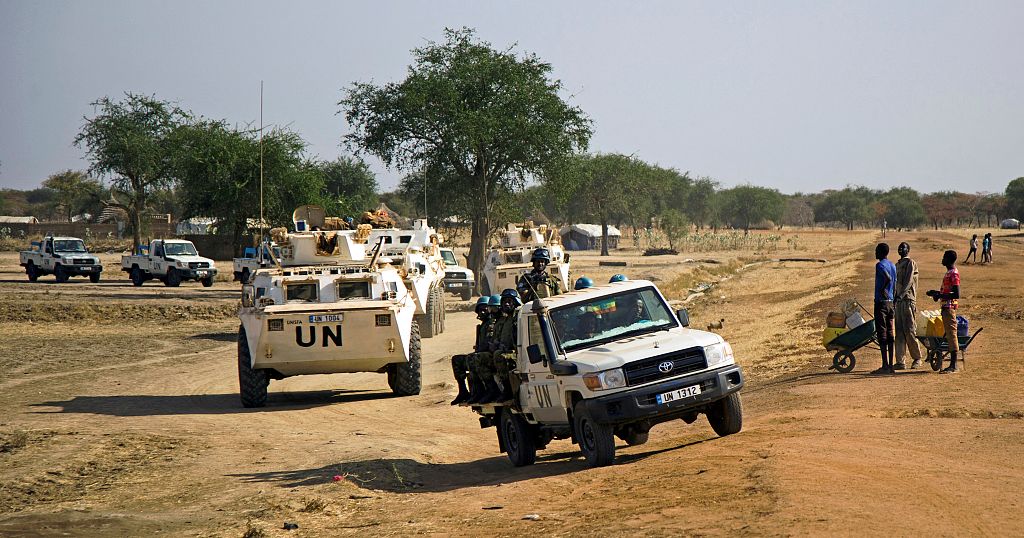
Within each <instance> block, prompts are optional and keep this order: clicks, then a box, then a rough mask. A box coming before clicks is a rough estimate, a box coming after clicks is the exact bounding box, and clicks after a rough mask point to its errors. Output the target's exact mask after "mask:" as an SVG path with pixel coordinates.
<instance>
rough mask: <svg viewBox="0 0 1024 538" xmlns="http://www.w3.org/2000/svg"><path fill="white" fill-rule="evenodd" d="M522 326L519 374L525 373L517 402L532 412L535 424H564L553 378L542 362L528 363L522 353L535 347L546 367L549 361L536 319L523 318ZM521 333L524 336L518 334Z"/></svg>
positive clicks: (530, 316) (555, 381)
mask: <svg viewBox="0 0 1024 538" xmlns="http://www.w3.org/2000/svg"><path fill="white" fill-rule="evenodd" d="M525 325H526V326H525V327H522V328H520V335H519V354H518V355H519V371H520V372H525V374H524V375H523V376H521V377H522V380H523V383H522V386H521V387H520V389H519V402H520V404H521V405H522V406H523V409H524V410H525V411H526V412H528V413H532V414H533V416H534V418H535V419H537V420H538V421H539V422H547V423H568V422H569V417H568V414H567V413H566V410H565V403H564V402H563V401H562V399H563V398H562V390H561V385H560V384H559V380H558V378H557V376H555V375H554V374H552V373H551V370H550V369H549V368H548V365H547V364H545V362H538V363H537V364H530V360H529V358H528V356H527V354H526V346H529V345H533V344H537V345H538V347H540V350H541V355H542V356H545V358H546V359H547V361H548V364H550V360H551V358H550V357H547V351H546V348H545V347H544V341H543V338H542V336H541V331H540V323H539V322H538V321H537V316H535V315H533V314H530V315H529V316H527V321H526V323H525ZM524 332H525V333H526V334H522V333H524Z"/></svg>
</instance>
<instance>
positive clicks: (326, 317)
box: [309, 314, 344, 323]
mask: <svg viewBox="0 0 1024 538" xmlns="http://www.w3.org/2000/svg"><path fill="white" fill-rule="evenodd" d="M343 317H344V315H343V314H323V315H319V316H309V322H310V323H341V320H342V318H343Z"/></svg>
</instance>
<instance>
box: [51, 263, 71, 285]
mask: <svg viewBox="0 0 1024 538" xmlns="http://www.w3.org/2000/svg"><path fill="white" fill-rule="evenodd" d="M53 276H55V277H57V282H61V283H63V282H67V281H68V279H69V278H71V277H70V276H69V275H68V273H67V271H65V270H64V266H63V265H60V264H58V265H57V266H56V267H54V268H53Z"/></svg>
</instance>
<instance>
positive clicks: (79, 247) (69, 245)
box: [53, 239, 86, 252]
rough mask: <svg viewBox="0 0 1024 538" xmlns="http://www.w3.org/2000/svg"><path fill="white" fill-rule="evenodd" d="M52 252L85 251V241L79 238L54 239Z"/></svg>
mask: <svg viewBox="0 0 1024 538" xmlns="http://www.w3.org/2000/svg"><path fill="white" fill-rule="evenodd" d="M53 251H54V252H86V250H85V243H83V242H82V240H81V239H54V240H53Z"/></svg>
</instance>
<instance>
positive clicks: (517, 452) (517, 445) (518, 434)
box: [498, 407, 537, 467]
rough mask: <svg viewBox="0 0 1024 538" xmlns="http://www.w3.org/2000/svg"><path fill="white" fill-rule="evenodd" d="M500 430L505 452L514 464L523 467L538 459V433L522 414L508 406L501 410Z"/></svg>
mask: <svg viewBox="0 0 1024 538" xmlns="http://www.w3.org/2000/svg"><path fill="white" fill-rule="evenodd" d="M498 432H499V433H500V434H501V436H502V443H503V444H504V445H505V452H506V453H507V454H508V459H509V460H510V461H511V462H512V465H515V466H516V467H523V466H526V465H533V464H534V463H536V461H537V444H536V438H537V435H536V434H535V433H534V432H533V431H531V428H530V425H529V424H527V423H526V421H525V420H523V417H522V415H518V414H515V413H513V412H511V411H510V410H509V409H508V408H507V407H506V408H505V409H504V411H502V412H501V421H500V422H499V424H498Z"/></svg>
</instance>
